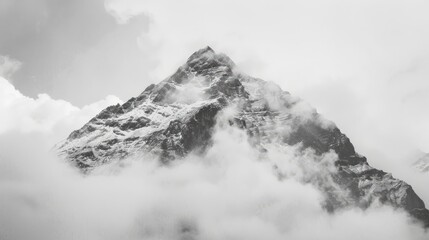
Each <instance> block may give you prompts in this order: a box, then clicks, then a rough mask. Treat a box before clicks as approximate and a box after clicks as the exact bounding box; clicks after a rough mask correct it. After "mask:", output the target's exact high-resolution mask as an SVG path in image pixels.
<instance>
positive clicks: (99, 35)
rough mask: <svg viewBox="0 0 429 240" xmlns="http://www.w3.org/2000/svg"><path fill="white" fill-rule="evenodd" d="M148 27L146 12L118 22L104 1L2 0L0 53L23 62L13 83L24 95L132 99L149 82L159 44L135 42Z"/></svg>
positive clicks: (78, 101) (81, 101)
mask: <svg viewBox="0 0 429 240" xmlns="http://www.w3.org/2000/svg"><path fill="white" fill-rule="evenodd" d="M147 25H148V19H147V18H146V17H145V16H143V15H140V16H139V17H136V18H134V19H133V21H130V22H129V23H128V24H124V25H119V24H117V23H116V22H115V20H114V19H113V18H112V17H111V16H110V15H109V14H108V13H107V12H106V10H105V8H104V3H103V1H102V0H93V1H85V0H75V1H67V0H40V1H37V2H35V1H31V0H23V1H19V2H18V1H10V0H2V3H1V4H0V35H1V36H2V37H1V39H0V55H7V56H10V58H14V59H19V61H21V62H22V63H23V65H22V68H21V69H20V70H19V71H18V72H16V73H15V74H14V75H13V80H14V82H13V84H14V86H15V87H16V88H17V89H18V90H19V91H20V92H22V93H23V94H25V95H26V96H30V97H33V98H35V97H37V95H38V94H39V93H47V94H49V96H51V97H53V98H61V99H65V100H67V101H69V102H71V103H73V104H74V105H77V106H84V105H86V104H89V103H91V102H94V101H96V100H98V99H101V98H104V97H105V96H107V95H109V94H115V95H116V96H118V97H120V98H130V97H131V96H134V95H137V94H138V93H140V90H143V89H144V88H145V87H146V86H147V85H148V84H149V83H151V81H150V79H149V78H148V76H147V74H146V72H147V71H148V69H151V68H152V66H153V64H154V61H153V58H151V55H152V54H151V51H152V49H155V48H152V47H151V46H150V45H149V44H147V45H148V48H146V49H144V50H142V49H139V47H138V43H137V38H138V37H139V36H140V35H141V34H142V33H143V32H144V31H145V29H147ZM143 43H144V41H143ZM4 77H6V78H8V76H4ZM130 86H133V87H130Z"/></svg>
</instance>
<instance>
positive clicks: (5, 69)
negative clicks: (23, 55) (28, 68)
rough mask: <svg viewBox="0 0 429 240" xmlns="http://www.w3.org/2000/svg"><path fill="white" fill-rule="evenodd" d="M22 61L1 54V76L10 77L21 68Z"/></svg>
mask: <svg viewBox="0 0 429 240" xmlns="http://www.w3.org/2000/svg"><path fill="white" fill-rule="evenodd" d="M21 65H22V63H21V62H20V61H18V60H16V59H13V58H11V57H9V56H1V55H0V76H1V77H4V78H7V79H10V78H11V77H12V75H13V74H14V73H15V72H16V71H18V70H19V69H20V68H21Z"/></svg>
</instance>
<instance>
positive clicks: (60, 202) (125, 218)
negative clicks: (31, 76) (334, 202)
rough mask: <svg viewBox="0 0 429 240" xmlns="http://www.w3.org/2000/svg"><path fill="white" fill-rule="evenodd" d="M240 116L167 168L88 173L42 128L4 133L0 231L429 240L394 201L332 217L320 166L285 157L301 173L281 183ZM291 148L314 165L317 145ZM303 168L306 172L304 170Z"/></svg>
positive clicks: (135, 164)
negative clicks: (57, 151)
mask: <svg viewBox="0 0 429 240" xmlns="http://www.w3.org/2000/svg"><path fill="white" fill-rule="evenodd" d="M232 113H233V111H232V110H228V111H227V113H226V114H225V115H222V117H221V118H219V125H218V126H217V128H216V129H217V130H216V133H215V135H214V146H213V148H211V149H210V150H209V152H208V153H207V155H206V156H205V157H203V158H201V157H199V156H189V157H188V159H186V160H184V161H177V162H174V163H173V164H171V165H170V166H168V167H166V166H164V167H160V166H159V165H158V164H157V162H156V160H154V159H151V158H149V157H146V158H143V159H140V160H139V161H136V160H130V161H131V165H127V167H125V168H123V169H121V171H119V172H118V171H115V173H114V174H112V173H111V172H110V171H106V172H99V173H98V174H96V175H92V176H87V177H82V176H81V175H79V174H78V173H77V172H76V171H73V170H72V169H70V167H69V166H68V165H66V164H65V163H64V162H60V161H58V160H57V159H55V158H54V157H53V156H50V155H49V154H47V153H46V149H43V146H42V144H41V141H39V140H41V139H43V138H41V137H40V136H41V135H43V133H41V132H38V133H36V135H34V133H22V132H21V133H19V131H17V130H15V131H14V132H13V133H12V134H8V133H3V134H0V143H1V144H0V146H1V148H2V149H1V150H2V156H1V158H0V176H1V177H0V180H1V184H0V191H1V192H2V204H1V205H0V216H1V217H0V234H1V237H2V238H3V239H28V238H32V239H45V240H46V239H76V238H77V239H92V240H96V239H261V238H266V239H285V238H286V239H315V238H317V239H344V238H347V239H362V238H364V239H377V240H383V239H392V238H400V239H425V238H427V233H424V231H423V229H422V228H420V227H418V226H416V225H413V224H411V223H410V222H409V219H408V217H407V216H406V215H405V213H403V212H397V211H394V210H392V209H391V208H388V207H381V208H380V207H373V208H370V209H369V210H367V211H362V210H358V209H345V210H343V211H340V212H338V213H336V214H328V213H327V212H325V210H323V209H322V207H321V201H322V200H323V194H322V193H321V192H320V191H318V190H317V189H316V188H314V187H313V185H311V184H306V183H305V182H306V180H305V179H306V178H307V177H305V176H306V175H307V176H308V174H310V175H315V174H318V173H317V172H313V171H312V170H311V169H307V167H308V166H307V164H304V165H299V164H298V165H296V164H297V163H299V161H293V160H291V161H284V162H283V165H279V167H280V168H281V169H282V170H285V171H289V173H295V174H290V175H289V176H288V177H287V178H285V179H283V180H282V181H279V179H278V177H277V176H276V174H274V170H273V168H272V165H271V164H272V162H271V160H275V159H273V158H272V157H269V158H265V160H261V159H258V154H256V153H255V151H256V150H255V149H253V148H252V147H251V146H250V145H249V144H248V142H247V135H246V134H245V133H244V132H242V131H241V130H239V129H236V128H232V127H230V126H229V124H225V123H224V124H221V121H228V118H229V117H230V116H231V114H232ZM30 137H31V138H30ZM17 149H19V151H16V150H17ZM282 154H283V156H285V157H288V156H289V157H291V159H295V160H298V159H297V158H300V159H299V160H302V161H308V163H311V161H313V160H314V159H313V158H314V155H312V154H311V153H310V152H309V153H307V154H305V155H299V154H298V155H297V154H294V150H293V148H289V149H287V148H286V149H284V152H283V153H282ZM330 158H331V157H329V156H328V158H326V159H325V160H326V161H327V162H329V161H330V160H329V159H330ZM277 160H280V159H277ZM319 160H320V159H319ZM326 161H322V162H321V163H322V164H323V163H324V164H326V163H327V162H326ZM112 167H116V166H112ZM307 170H308V171H307ZM301 171H304V172H305V174H298V173H299V172H301ZM294 176H297V177H294ZM303 176H304V178H303ZM35 219H37V221H35Z"/></svg>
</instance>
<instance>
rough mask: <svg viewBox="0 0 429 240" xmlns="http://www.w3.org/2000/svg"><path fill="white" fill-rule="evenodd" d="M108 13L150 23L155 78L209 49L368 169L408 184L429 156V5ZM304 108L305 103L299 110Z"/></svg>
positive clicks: (142, 5)
mask: <svg viewBox="0 0 429 240" xmlns="http://www.w3.org/2000/svg"><path fill="white" fill-rule="evenodd" d="M105 5H106V9H108V12H109V13H112V12H114V13H115V14H116V15H115V16H116V17H118V16H120V18H121V19H123V21H126V20H131V19H133V18H135V17H136V16H139V14H143V15H145V16H149V18H150V20H151V24H150V25H149V28H148V31H147V32H145V33H144V34H142V35H141V37H140V38H139V41H142V40H144V41H146V43H147V42H156V44H157V50H156V51H155V52H153V54H154V56H155V57H156V58H158V59H159V64H158V65H157V67H156V68H154V70H153V73H152V75H153V76H154V78H158V79H161V78H163V77H165V76H167V75H168V74H170V73H172V72H174V70H175V68H177V66H179V65H180V64H182V63H183V62H184V61H185V60H186V59H185V57H187V56H189V55H190V54H191V53H192V52H193V51H195V50H196V49H199V48H201V47H203V46H205V45H210V46H212V47H213V48H214V49H215V50H216V51H220V52H225V53H227V54H228V55H229V56H230V57H231V58H232V59H233V60H234V61H235V62H236V63H237V68H238V70H240V71H243V72H245V73H247V74H249V75H253V76H256V77H260V78H262V79H264V80H269V81H272V82H275V83H277V84H278V85H279V86H281V88H282V89H283V90H286V91H289V92H290V93H291V94H292V95H293V96H299V97H301V98H302V99H305V100H306V101H307V102H308V103H310V104H311V105H312V106H314V107H316V108H317V110H318V112H320V113H322V114H323V115H324V117H326V118H327V119H330V120H332V121H333V122H335V123H336V125H337V126H338V127H339V128H340V129H341V130H342V131H343V132H344V133H345V134H347V135H348V136H349V137H350V139H351V141H352V142H353V143H354V145H355V148H356V150H357V151H358V152H360V153H361V154H363V155H365V156H366V157H368V160H369V163H370V164H372V165H373V166H374V167H377V168H381V169H383V170H385V171H389V172H393V173H394V175H395V174H397V175H398V176H399V177H401V178H403V179H404V180H411V178H412V174H411V173H410V174H402V173H401V172H403V169H405V168H409V165H410V162H413V161H414V159H412V156H413V155H414V154H415V152H416V151H417V150H420V151H424V152H429V145H428V142H429V139H428V136H429V135H428V134H426V133H427V132H429V129H428V126H429V125H428V124H427V122H428V121H429V113H428V111H427V110H426V109H427V106H428V104H429V81H427V78H428V77H429V72H428V71H427V69H429V60H428V56H429V47H428V45H427V44H426V42H428V41H429V28H427V25H426V22H428V15H427V14H426V9H427V8H428V7H429V5H428V3H427V2H425V1H419V0H416V1H411V2H409V1H403V0H395V1H389V3H388V4H386V3H385V1H359V2H344V1H338V0H331V1H325V2H323V4H322V3H320V2H319V1H306V2H300V1H277V0H275V1H269V3H267V2H266V1H251V2H249V1H234V2H231V1H210V0H203V1H193V0H185V1H180V2H174V1H151V0H146V1H135V0H126V1H116V0H106V1H105ZM399 19H400V20H399ZM172 39H174V41H172ZM140 46H145V44H144V43H142V44H140ZM173 53H174V54H173ZM306 109H307V108H306V106H305V104H301V105H299V108H297V109H296V110H298V111H303V112H307V113H308V111H306ZM422 191H427V190H425V189H423V190H420V191H418V193H419V192H422ZM426 201H427V200H426Z"/></svg>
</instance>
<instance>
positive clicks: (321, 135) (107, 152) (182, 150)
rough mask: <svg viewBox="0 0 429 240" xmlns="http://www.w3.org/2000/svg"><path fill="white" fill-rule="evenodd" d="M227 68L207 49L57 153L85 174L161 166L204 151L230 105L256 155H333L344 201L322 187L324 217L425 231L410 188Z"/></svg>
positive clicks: (329, 126)
mask: <svg viewBox="0 0 429 240" xmlns="http://www.w3.org/2000/svg"><path fill="white" fill-rule="evenodd" d="M234 66H235V64H234V63H233V62H232V60H231V59H230V58H229V57H228V56H226V55H224V54H217V53H215V52H214V51H213V49H211V48H210V47H206V48H204V49H201V50H199V51H197V52H195V53H194V54H192V55H191V56H190V57H189V59H188V60H187V62H186V63H185V64H184V65H183V66H181V67H179V69H178V70H177V71H176V72H175V73H174V74H173V75H171V76H170V77H168V78H167V79H165V80H164V81H162V82H160V83H159V84H152V85H150V86H148V87H147V88H146V89H145V90H144V91H143V92H142V93H141V94H140V95H139V96H137V97H134V98H131V99H130V100H128V101H127V102H126V103H124V104H123V105H119V104H118V105H114V106H110V107H108V108H106V109H104V110H103V111H102V112H101V113H99V114H98V115H97V116H96V117H94V118H93V119H91V120H90V121H89V122H88V123H87V124H86V125H84V126H83V127H82V128H81V129H79V130H76V131H73V132H72V133H71V134H70V136H69V137H68V138H67V139H66V140H65V141H64V142H62V143H60V144H59V145H58V146H57V147H58V151H59V152H60V154H61V155H63V156H64V157H65V158H66V159H67V160H68V161H70V162H71V163H73V164H74V165H75V166H77V167H78V168H80V169H82V171H83V172H85V173H89V172H91V170H92V169H94V168H97V167H98V166H101V165H103V164H106V163H109V162H111V161H113V160H120V159H123V158H126V157H129V156H136V155H137V156H138V155H139V154H141V153H146V152H150V153H154V154H156V155H158V156H159V158H160V161H161V162H163V163H165V164H168V163H169V162H170V161H174V160H176V159H180V158H183V157H185V156H186V155H188V154H189V153H191V152H194V153H196V154H204V151H205V150H206V149H207V148H208V147H210V145H211V144H212V139H211V137H212V130H213V127H214V126H215V122H216V115H217V113H218V112H219V111H221V110H222V109H224V108H225V107H228V106H230V105H232V104H235V105H237V108H238V113H237V116H235V117H234V118H233V119H232V120H230V121H229V123H230V124H231V125H234V126H236V127H238V128H240V129H243V130H244V131H246V132H247V134H248V135H249V138H250V141H251V143H252V144H253V145H254V146H255V148H256V149H259V150H260V151H261V152H262V153H263V152H265V151H267V148H266V147H267V146H268V145H269V144H271V143H273V142H276V143H279V144H284V145H295V144H298V145H299V146H301V148H302V151H304V150H305V149H307V148H311V149H312V150H313V151H314V152H315V153H316V154H318V155H322V154H324V153H327V152H329V151H334V152H335V153H336V154H337V155H338V159H337V161H336V162H335V166H336V168H337V170H338V171H337V173H335V174H334V175H333V176H332V178H333V180H334V182H335V183H336V184H337V185H338V186H340V187H341V188H342V189H344V192H347V194H348V195H347V197H346V198H342V197H340V196H339V195H338V194H336V191H337V190H336V189H335V188H334V187H333V186H332V187H323V189H322V190H323V191H325V192H326V195H327V202H326V204H325V206H326V208H327V209H328V210H330V211H334V210H335V209H337V208H340V207H345V206H359V207H362V208H365V207H368V206H369V205H370V204H371V203H372V202H374V201H380V202H382V203H384V204H389V205H391V206H393V207H395V208H402V209H404V210H406V211H408V212H409V213H410V214H411V215H412V216H414V217H415V218H416V219H419V220H421V221H422V222H423V223H424V224H425V226H427V227H428V226H429V211H428V210H427V209H426V208H425V205H424V203H423V201H422V200H421V199H420V198H419V197H418V196H417V194H416V193H415V192H414V191H413V189H412V187H411V186H410V185H408V184H406V183H405V182H403V181H401V180H398V179H395V178H393V177H392V175H391V174H388V173H385V172H383V171H381V170H378V169H375V168H372V167H371V166H370V165H369V164H368V162H367V159H366V158H365V157H363V156H361V155H359V154H358V153H356V152H355V149H354V147H353V144H352V143H351V142H350V139H349V138H347V136H346V135H344V134H343V133H341V131H340V130H339V129H338V128H337V127H336V126H335V125H334V124H333V123H331V122H329V121H327V120H324V119H323V118H322V117H321V116H320V115H319V114H317V112H316V111H315V110H314V109H304V110H302V109H301V104H302V101H301V100H299V99H297V98H294V97H292V96H291V95H290V94H289V93H288V92H285V91H283V90H281V89H280V88H279V87H278V86H276V85H275V84H273V83H269V82H265V81H263V80H260V79H256V78H253V77H250V76H246V75H244V74H241V73H237V72H235V71H234ZM190 90H191V91H190ZM189 91H190V92H189ZM279 176H281V173H279ZM280 178H281V177H280ZM321 181H323V180H321Z"/></svg>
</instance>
